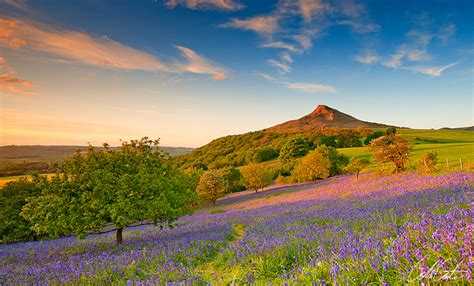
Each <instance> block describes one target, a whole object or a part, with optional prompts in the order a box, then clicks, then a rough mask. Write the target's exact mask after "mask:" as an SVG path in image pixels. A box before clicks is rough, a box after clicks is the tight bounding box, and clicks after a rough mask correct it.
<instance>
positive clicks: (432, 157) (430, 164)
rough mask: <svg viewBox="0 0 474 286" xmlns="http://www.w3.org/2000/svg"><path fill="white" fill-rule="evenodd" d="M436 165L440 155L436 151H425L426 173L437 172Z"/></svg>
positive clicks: (424, 163) (424, 164)
mask: <svg viewBox="0 0 474 286" xmlns="http://www.w3.org/2000/svg"><path fill="white" fill-rule="evenodd" d="M436 164H438V153H437V152H436V151H435V150H429V151H425V152H424V153H423V166H424V168H425V172H426V173H432V172H433V171H436Z"/></svg>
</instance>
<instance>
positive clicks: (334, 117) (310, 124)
mask: <svg viewBox="0 0 474 286" xmlns="http://www.w3.org/2000/svg"><path fill="white" fill-rule="evenodd" d="M358 127H362V128H387V127H393V126H390V125H386V124H380V123H373V122H367V121H362V120H359V119H357V118H355V117H352V116H350V115H348V114H345V113H342V112H340V111H338V110H336V109H333V108H331V107H328V106H326V105H318V107H317V108H316V109H315V110H314V111H313V112H312V113H310V114H308V115H306V116H304V117H301V118H300V119H296V120H291V121H287V122H285V123H281V124H278V125H276V126H273V127H270V128H267V129H266V131H267V132H276V133H298V132H307V131H314V130H319V129H323V128H358Z"/></svg>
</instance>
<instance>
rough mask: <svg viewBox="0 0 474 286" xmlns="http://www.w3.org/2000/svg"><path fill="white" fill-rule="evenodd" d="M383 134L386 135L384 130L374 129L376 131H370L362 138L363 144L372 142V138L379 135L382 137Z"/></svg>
mask: <svg viewBox="0 0 474 286" xmlns="http://www.w3.org/2000/svg"><path fill="white" fill-rule="evenodd" d="M384 135H386V134H385V132H383V131H380V130H376V131H374V132H372V133H370V134H369V135H367V137H366V138H365V140H364V145H369V144H370V142H372V140H374V139H377V138H379V137H382V136H384Z"/></svg>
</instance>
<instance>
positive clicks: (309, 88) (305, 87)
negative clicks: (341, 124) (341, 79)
mask: <svg viewBox="0 0 474 286" xmlns="http://www.w3.org/2000/svg"><path fill="white" fill-rule="evenodd" d="M257 75H258V76H260V77H262V78H264V79H266V80H268V81H272V82H276V83H278V84H281V85H283V86H285V87H286V88H289V89H293V90H297V91H301V92H307V93H333V94H335V93H337V90H336V88H335V87H333V86H331V85H325V84H320V83H304V82H290V81H286V80H281V79H277V78H275V77H273V76H271V75H269V74H266V73H258V74H257Z"/></svg>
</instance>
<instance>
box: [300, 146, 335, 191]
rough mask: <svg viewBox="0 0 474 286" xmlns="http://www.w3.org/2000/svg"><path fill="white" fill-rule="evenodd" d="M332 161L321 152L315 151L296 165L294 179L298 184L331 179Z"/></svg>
mask: <svg viewBox="0 0 474 286" xmlns="http://www.w3.org/2000/svg"><path fill="white" fill-rule="evenodd" d="M330 168H331V161H330V160H329V158H328V157H327V156H324V154H322V153H321V152H319V151H317V150H314V151H311V152H309V153H308V155H306V156H305V157H303V158H301V160H300V161H299V162H298V164H297V165H296V167H295V169H294V171H293V174H292V176H293V179H294V180H295V181H296V182H298V183H302V182H312V181H316V180H318V179H326V178H327V177H329V170H330Z"/></svg>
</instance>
